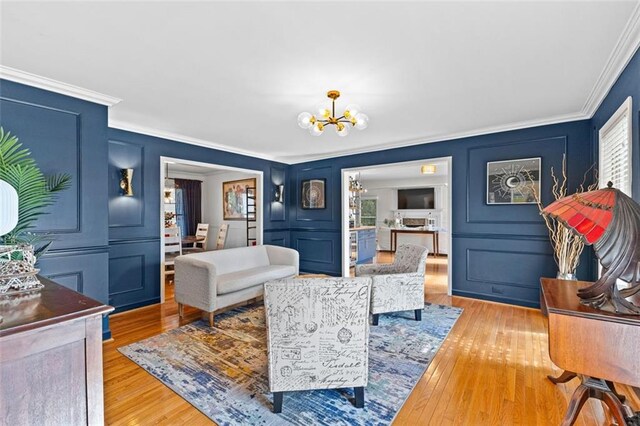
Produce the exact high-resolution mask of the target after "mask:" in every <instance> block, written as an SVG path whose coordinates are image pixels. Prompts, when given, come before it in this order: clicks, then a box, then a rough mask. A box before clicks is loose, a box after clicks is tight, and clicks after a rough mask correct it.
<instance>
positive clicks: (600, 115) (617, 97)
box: [591, 50, 640, 201]
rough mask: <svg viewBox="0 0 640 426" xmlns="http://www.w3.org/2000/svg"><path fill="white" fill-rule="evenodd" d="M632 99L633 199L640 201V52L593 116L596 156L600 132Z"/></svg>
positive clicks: (632, 59) (595, 154)
mask: <svg viewBox="0 0 640 426" xmlns="http://www.w3.org/2000/svg"><path fill="white" fill-rule="evenodd" d="M628 96H631V97H632V108H633V130H632V132H633V134H632V138H633V147H632V151H631V152H632V156H633V188H632V191H633V198H634V199H635V200H637V201H640V125H639V121H640V50H639V51H637V52H636V54H635V55H634V56H633V58H631V61H629V64H628V65H627V67H626V68H625V70H624V71H623V73H622V74H620V77H618V80H617V81H616V83H615V84H614V85H613V87H612V88H611V90H609V93H608V94H607V96H606V97H605V99H604V100H603V101H602V104H600V107H598V110H597V111H596V113H595V114H594V115H593V118H592V120H591V124H592V126H593V140H594V156H595V157H596V158H597V155H598V143H597V141H598V131H599V130H600V128H601V127H602V126H603V125H604V124H605V123H606V122H607V120H609V118H611V115H613V113H614V112H616V110H617V109H618V108H620V105H622V103H623V102H624V101H625V99H627V97H628Z"/></svg>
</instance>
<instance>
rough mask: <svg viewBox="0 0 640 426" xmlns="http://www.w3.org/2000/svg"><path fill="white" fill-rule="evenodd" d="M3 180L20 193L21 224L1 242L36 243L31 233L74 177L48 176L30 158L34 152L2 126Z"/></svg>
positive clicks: (0, 162)
mask: <svg viewBox="0 0 640 426" xmlns="http://www.w3.org/2000/svg"><path fill="white" fill-rule="evenodd" d="M0 180H4V181H6V182H7V183H9V184H10V185H11V186H13V187H14V188H15V189H16V192H17V193H18V225H17V226H16V227H15V229H13V231H11V232H10V233H8V234H6V235H4V236H0V242H4V243H8V244H15V243H18V242H25V243H32V242H35V241H37V240H38V239H39V236H38V235H36V234H33V233H30V232H29V231H28V230H29V229H30V228H33V227H34V226H35V222H36V220H37V219H38V217H39V216H41V215H43V214H45V213H46V208H47V207H48V206H50V205H51V204H53V202H54V201H55V198H54V194H55V193H56V192H59V191H62V190H64V189H67V188H69V186H70V185H71V176H70V175H68V174H58V175H53V176H48V177H47V176H45V175H44V174H43V173H42V172H41V171H40V169H39V168H38V165H37V164H36V162H35V161H34V159H33V158H32V157H31V152H30V151H29V150H28V149H26V148H22V144H21V143H20V142H19V141H18V138H17V137H16V136H13V135H11V133H10V132H5V131H4V129H3V128H2V127H1V126H0ZM46 247H48V244H47V245H45V248H46ZM38 253H42V251H38Z"/></svg>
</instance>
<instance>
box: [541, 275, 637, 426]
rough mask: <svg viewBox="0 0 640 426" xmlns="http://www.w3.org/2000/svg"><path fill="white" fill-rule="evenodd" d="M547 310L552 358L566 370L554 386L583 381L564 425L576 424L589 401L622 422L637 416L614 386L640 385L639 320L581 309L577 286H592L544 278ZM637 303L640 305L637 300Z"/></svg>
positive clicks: (552, 378) (570, 405)
mask: <svg viewBox="0 0 640 426" xmlns="http://www.w3.org/2000/svg"><path fill="white" fill-rule="evenodd" d="M540 282H541V289H542V303H543V311H544V310H546V312H547V313H548V316H549V356H550V357H551V360H552V361H553V363H554V364H555V365H557V366H558V367H560V368H562V369H564V370H565V372H564V373H563V374H562V375H560V377H557V378H555V377H551V376H549V379H550V380H551V381H552V382H553V383H564V382H567V381H569V380H571V379H573V378H574V377H580V379H581V381H582V383H581V384H580V385H579V386H578V387H577V388H576V390H575V392H574V393H573V396H572V397H571V401H570V402H569V407H568V408H567V412H566V414H565V417H564V420H563V421H562V425H563V426H569V425H572V424H573V423H574V422H575V420H576V418H577V416H578V413H579V412H580V409H581V408H582V406H583V405H584V403H585V402H586V401H587V400H588V399H589V398H597V399H600V400H601V401H603V402H604V403H605V404H606V405H607V407H608V408H609V410H610V412H611V415H612V416H613V417H614V418H615V419H616V421H617V422H618V424H620V425H624V424H626V421H625V419H626V418H628V417H631V416H633V415H634V413H633V411H632V410H631V409H630V408H629V407H628V406H626V405H624V397H623V396H622V395H619V394H618V393H617V392H616V390H615V388H614V386H613V382H617V383H624V384H627V385H631V386H640V357H639V356H638V353H637V350H636V349H637V348H638V347H640V316H638V315H633V316H630V315H617V314H614V313H609V312H604V311H600V310H596V309H593V308H591V307H588V306H585V305H582V304H581V303H580V299H579V297H578V295H577V291H578V289H579V288H582V287H586V286H588V285H591V284H593V283H590V282H585V281H565V280H557V279H551V278H542V279H541V280H540ZM636 303H638V302H637V301H636Z"/></svg>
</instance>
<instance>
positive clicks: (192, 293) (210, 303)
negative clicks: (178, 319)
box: [174, 255, 217, 312]
mask: <svg viewBox="0 0 640 426" xmlns="http://www.w3.org/2000/svg"><path fill="white" fill-rule="evenodd" d="M174 268H175V299H176V302H178V303H182V304H184V305H188V306H193V307H194V308H198V309H202V310H203V311H207V312H213V311H215V310H216V307H217V306H216V295H217V283H216V281H217V280H216V267H215V265H214V264H213V263H211V262H205V261H202V260H199V259H194V258H193V257H192V256H189V255H186V256H178V257H176V260H175V266H174Z"/></svg>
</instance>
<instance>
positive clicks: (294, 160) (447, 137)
mask: <svg viewBox="0 0 640 426" xmlns="http://www.w3.org/2000/svg"><path fill="white" fill-rule="evenodd" d="M589 118H590V117H589V116H587V115H585V114H583V113H581V112H579V113H574V114H564V115H557V116H555V117H548V118H544V119H538V120H527V121H519V122H515V123H509V124H503V125H499V126H491V127H484V128H482V129H476V130H470V131H466V132H459V133H449V134H443V135H436V136H431V137H427V138H417V139H407V140H404V141H396V142H391V143H386V144H382V145H375V146H370V147H366V148H359V149H352V150H348V151H334V152H328V153H325V154H319V155H310V156H299V157H286V158H278V161H280V162H283V163H287V164H298V163H306V162H307V161H317V160H325V159H328V158H336V157H346V156H348V155H354V154H365V153H368V152H376V151H382V150H385V149H394V148H405V147H409V146H416V145H422V144H425V143H437V142H446V141H451V140H456V139H462V138H469V137H473V136H482V135H489V134H493V133H502V132H509V131H511V130H519V129H526V128H530V127H537V126H548V125H551V124H560V123H567V122H571V121H577V120H586V119H589ZM320 137H322V136H320Z"/></svg>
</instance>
